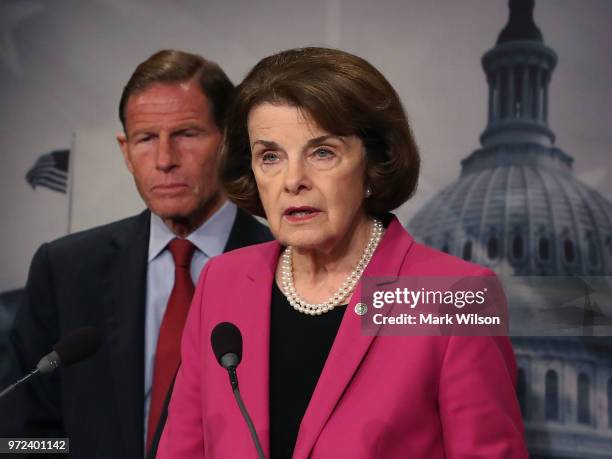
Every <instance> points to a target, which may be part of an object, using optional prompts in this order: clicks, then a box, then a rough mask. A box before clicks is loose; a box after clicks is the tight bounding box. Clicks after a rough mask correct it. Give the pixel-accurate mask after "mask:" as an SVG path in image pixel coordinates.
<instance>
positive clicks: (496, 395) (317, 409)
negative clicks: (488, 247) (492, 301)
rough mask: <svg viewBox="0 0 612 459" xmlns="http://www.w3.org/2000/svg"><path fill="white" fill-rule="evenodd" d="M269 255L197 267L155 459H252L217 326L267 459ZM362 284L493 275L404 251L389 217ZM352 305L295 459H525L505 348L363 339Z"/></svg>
mask: <svg viewBox="0 0 612 459" xmlns="http://www.w3.org/2000/svg"><path fill="white" fill-rule="evenodd" d="M279 252H280V245H279V244H278V243H277V242H270V243H265V244H260V245H255V246H251V247H246V248H243V249H239V250H236V251H233V252H230V253H227V254H224V255H221V256H219V257H216V258H213V259H212V260H210V261H209V262H208V263H207V265H206V267H205V269H204V270H203V272H202V275H201V277H200V280H199V282H198V285H197V289H196V293H195V297H194V300H193V304H192V306H191V311H190V313H189V317H188V320H187V325H186V327H185V332H184V334H183V340H182V366H181V368H180V370H179V373H178V376H177V379H176V384H175V386H174V393H173V395H172V400H171V403H170V407H169V416H168V421H167V423H166V428H165V431H164V433H163V436H162V439H161V442H160V446H159V450H158V454H157V457H158V458H163V459H165V458H168V459H171V458H172V459H177V458H178V459H180V458H206V459H213V458H214V459H217V458H231V459H236V458H240V459H244V458H256V457H257V455H256V452H255V448H254V446H253V444H252V441H251V437H250V435H249V432H248V428H247V426H246V423H245V422H244V420H243V418H242V416H241V414H240V411H239V409H238V406H237V405H236V402H235V400H234V397H233V394H232V391H231V387H230V385H229V381H228V376H227V372H226V370H224V369H223V368H221V367H220V366H219V364H218V363H217V361H216V359H215V356H214V354H213V352H212V349H211V345H210V334H211V331H212V329H213V328H214V327H215V325H217V324H218V323H219V322H233V323H234V324H236V325H237V326H238V327H239V328H240V330H241V331H242V335H243V341H244V353H243V359H242V363H241V364H240V366H239V367H238V377H239V380H240V389H241V393H242V397H243V399H244V402H245V404H246V406H247V409H248V410H249V412H250V414H251V417H252V419H253V423H254V424H255V428H256V429H257V432H258V434H259V437H260V439H261V443H262V447H263V449H264V453H265V454H266V457H269V412H268V397H269V396H268V379H269V333H270V298H271V291H272V282H274V272H275V268H276V264H277V260H278V257H279ZM365 275H367V276H394V275H404V276H410V275H418V276H423V275H441V276H444V275H448V276H461V275H492V273H491V271H489V270H486V269H484V268H481V267H479V266H477V265H474V264H471V263H467V262H465V261H463V260H460V259H458V258H455V257H452V256H449V255H447V254H444V253H442V252H438V251H436V250H433V249H431V248H428V247H426V246H423V245H421V244H418V243H416V242H414V241H413V239H412V237H411V236H410V235H409V234H408V233H407V232H406V231H405V230H404V228H403V227H402V226H401V225H400V223H399V222H398V221H397V220H396V219H393V220H392V222H391V223H390V225H389V228H388V229H387V231H386V233H385V236H384V238H383V240H382V241H381V243H380V245H379V247H378V250H377V251H376V254H375V255H374V257H373V259H372V261H371V262H370V264H369V266H368V267H367V270H366V272H365ZM358 288H359V287H358ZM357 293H359V290H358V291H357ZM358 297H359V294H357V295H353V298H354V300H353V301H351V304H349V306H348V309H347V310H346V313H345V314H344V317H343V319H342V322H341V325H340V328H339V330H338V334H337V336H336V339H335V341H334V343H333V346H332V348H331V351H330V353H329V357H328V359H327V361H326V363H325V367H324V368H323V371H322V373H321V376H320V378H319V381H318V383H317V386H316V388H315V390H314V393H313V395H312V398H311V400H310V403H309V405H308V408H307V410H306V413H305V414H304V418H303V419H302V422H301V425H300V429H299V433H298V437H297V442H296V446H295V451H294V455H293V457H294V458H296V459H305V458H313V459H318V458H334V459H336V458H347V459H349V458H350V459H365V458H384V459H393V458H403V459H406V458H411V459H415V458H417V459H418V458H423V459H438V458H440V459H441V458H483V459H484V458H486V459H494V458H500V459H501V458H505V459H510V458H513V459H514V458H528V454H527V451H526V448H525V444H524V438H523V424H522V420H521V415H520V410H519V406H518V403H517V400H516V396H515V390H514V383H515V375H516V365H515V361H514V355H513V352H512V348H511V345H510V341H509V339H507V338H505V337H503V338H502V337H484V336H483V337H443V336H438V337H397V336H380V337H372V336H364V335H362V333H361V330H360V327H361V325H360V317H359V316H358V315H357V314H355V312H354V306H355V302H356V299H357V298H358ZM277 459H281V458H277Z"/></svg>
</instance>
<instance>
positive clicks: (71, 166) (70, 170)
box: [67, 132, 76, 234]
mask: <svg viewBox="0 0 612 459" xmlns="http://www.w3.org/2000/svg"><path fill="white" fill-rule="evenodd" d="M75 139H76V133H75V132H73V133H72V142H71V143H70V152H69V153H68V228H67V234H70V233H71V232H72V202H73V194H74V192H73V191H74V162H75V161H74V150H75V149H74V144H75Z"/></svg>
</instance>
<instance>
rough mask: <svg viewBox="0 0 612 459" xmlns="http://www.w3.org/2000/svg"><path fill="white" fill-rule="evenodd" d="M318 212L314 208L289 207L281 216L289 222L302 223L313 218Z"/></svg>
mask: <svg viewBox="0 0 612 459" xmlns="http://www.w3.org/2000/svg"><path fill="white" fill-rule="evenodd" d="M320 212H321V211H320V210H319V209H317V208H316V207H310V206H300V207H289V208H287V209H286V210H285V212H284V213H283V216H284V217H285V219H287V220H288V221H290V222H302V221H306V220H311V219H313V218H315V217H316V216H317V215H318V214H319V213H320Z"/></svg>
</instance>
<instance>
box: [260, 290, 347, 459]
mask: <svg viewBox="0 0 612 459" xmlns="http://www.w3.org/2000/svg"><path fill="white" fill-rule="evenodd" d="M271 306H272V307H271V317H270V454H271V458H272V459H287V458H290V457H291V456H292V454H293V449H294V447H295V441H296V440H297V434H298V429H299V427H300V423H301V422H302V417H303V416H304V413H305V412H306V407H307V406H308V402H309V401H310V397H311V396H312V393H313V392H314V388H315V386H316V384H317V381H318V380H319V375H320V374H321V371H322V370H323V365H324V364H325V360H326V359H327V355H328V354H329V351H330V349H331V346H332V343H333V342H334V339H335V337H336V333H337V332H338V327H339V326H340V321H341V320H342V316H343V314H344V311H345V310H346V305H344V306H338V307H336V308H334V309H333V310H331V311H329V312H327V313H325V314H321V315H320V316H309V315H307V314H303V313H301V312H298V311H296V310H295V309H293V307H292V306H291V305H290V304H289V301H287V298H285V295H283V293H282V292H281V291H280V289H279V287H278V286H277V285H276V282H274V286H273V288H272V305H271Z"/></svg>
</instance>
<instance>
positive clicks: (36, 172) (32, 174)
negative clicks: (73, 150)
mask: <svg viewBox="0 0 612 459" xmlns="http://www.w3.org/2000/svg"><path fill="white" fill-rule="evenodd" d="M69 157H70V150H55V151H52V152H50V153H45V154H44V155H42V156H41V157H40V158H38V159H37V160H36V162H35V163H34V165H33V166H32V168H31V169H30V170H29V171H28V173H27V174H26V176H25V179H26V181H27V182H28V183H29V184H30V186H31V187H32V188H36V187H37V186H43V187H45V188H49V189H51V190H54V191H59V192H60V193H66V192H67V191H68V161H69Z"/></svg>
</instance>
